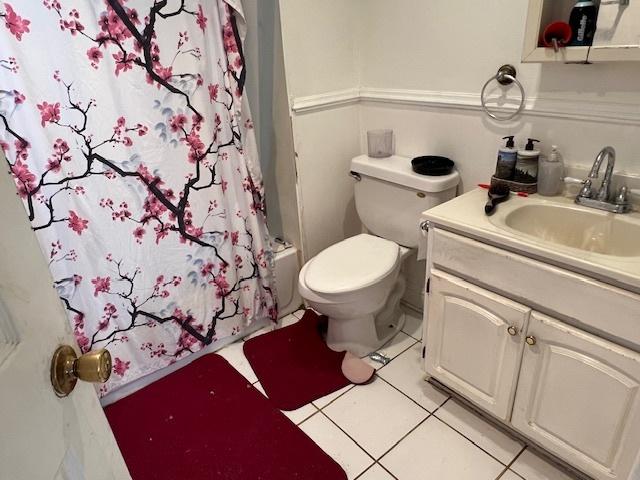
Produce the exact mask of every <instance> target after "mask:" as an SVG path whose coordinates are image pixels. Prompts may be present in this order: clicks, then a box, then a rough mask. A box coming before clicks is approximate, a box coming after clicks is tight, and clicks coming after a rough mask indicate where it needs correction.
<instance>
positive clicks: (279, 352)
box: [243, 310, 350, 410]
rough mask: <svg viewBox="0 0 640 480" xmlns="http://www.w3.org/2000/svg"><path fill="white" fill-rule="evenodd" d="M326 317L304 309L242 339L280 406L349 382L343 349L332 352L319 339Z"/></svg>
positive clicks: (304, 401) (298, 402) (301, 401)
mask: <svg viewBox="0 0 640 480" xmlns="http://www.w3.org/2000/svg"><path fill="white" fill-rule="evenodd" d="M326 321H327V319H326V317H320V316H319V315H317V314H316V313H315V312H313V311H312V310H307V311H306V312H305V314H304V316H303V317H302V319H301V320H300V321H299V322H297V323H295V324H293V325H290V326H288V327H284V328H280V329H278V330H275V331H273V332H269V333H265V334H264V335H260V336H258V337H254V338H252V339H250V340H247V341H246V342H245V343H244V347H243V348H244V354H245V356H246V357H247V359H248V360H249V363H250V364H251V367H252V368H253V371H254V372H255V373H256V375H257V376H258V379H260V384H261V385H262V388H264V391H265V392H266V393H267V396H268V397H269V400H271V402H272V403H273V404H274V405H275V406H277V407H278V408H279V409H281V410H295V409H296V408H300V407H302V406H304V405H306V404H307V403H309V402H311V401H313V400H316V399H318V398H320V397H324V396H325V395H328V394H330V393H333V392H335V391H336V390H339V389H341V388H342V387H344V386H346V385H349V383H350V382H349V380H347V378H345V376H344V375H343V374H342V368H341V366H342V359H343V358H344V356H345V352H334V351H333V350H331V349H330V348H329V347H327V344H326V343H325V341H324V340H323V339H322V336H321V334H320V330H321V329H322V328H326Z"/></svg>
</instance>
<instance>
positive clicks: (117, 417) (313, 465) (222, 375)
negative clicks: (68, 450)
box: [105, 354, 347, 480]
mask: <svg viewBox="0 0 640 480" xmlns="http://www.w3.org/2000/svg"><path fill="white" fill-rule="evenodd" d="M105 413H106V415H107V418H108V420H109V423H110V424H111V428H112V429H113V433H114V435H115V437H116V440H117V442H118V445H119V446H120V450H121V451H122V455H123V456H124V459H125V461H126V462H127V466H128V467H129V471H130V472H131V476H132V477H133V479H134V480H151V479H153V480H165V479H166V480H205V479H206V480H213V479H226V480H227V479H228V480H245V479H246V480H258V479H260V480H288V479H294V478H298V479H308V480H326V479H335V480H346V478H347V475H346V474H345V473H344V471H343V470H342V468H341V467H340V466H339V465H338V464H337V463H336V462H335V461H334V460H333V459H332V458H331V457H329V456H328V455H327V454H326V453H324V452H323V451H322V450H321V449H320V448H319V447H318V446H317V445H316V444H315V443H314V442H313V441H312V440H311V439H310V438H309V437H307V436H306V435H305V434H304V433H303V432H302V430H300V429H299V428H298V427H297V426H296V425H294V424H293V423H292V422H291V421H290V420H289V419H288V418H287V417H285V416H284V415H283V414H282V412H280V411H278V410H276V409H275V408H274V407H273V406H272V405H271V404H270V403H269V400H267V399H266V398H265V397H264V396H263V395H262V394H261V393H260V392H259V391H258V390H256V389H255V388H254V387H252V386H251V385H250V384H249V383H248V382H247V381H246V379H245V378H244V377H243V376H242V375H240V374H239V373H238V372H237V371H236V370H235V369H234V368H233V367H232V366H231V365H229V363H228V362H227V361H226V360H225V359H224V358H222V357H220V356H219V355H213V354H212V355H205V356H203V357H202V358H199V359H198V360H196V361H194V362H193V363H191V364H189V365H187V366H186V367H184V368H182V369H180V370H178V371H176V372H174V373H172V374H170V375H168V376H166V377H164V378H162V379H160V380H158V381H157V382H154V383H152V384H151V385H149V386H148V387H146V388H144V389H142V390H139V391H138V392H136V393H134V394H132V395H130V396H129V397H126V398H123V399H122V400H119V401H118V402H116V403H114V404H112V405H109V406H108V407H106V408H105Z"/></svg>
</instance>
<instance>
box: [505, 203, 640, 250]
mask: <svg viewBox="0 0 640 480" xmlns="http://www.w3.org/2000/svg"><path fill="white" fill-rule="evenodd" d="M502 221H503V222H504V224H505V226H507V227H508V228H510V229H513V230H516V231H518V232H520V233H523V234H525V235H530V236H532V237H536V238H537V239H539V240H543V241H545V242H550V243H554V244H558V245H564V246H566V247H571V248H576V249H579V250H583V251H586V252H593V253H599V254H602V255H613V256H617V257H638V256H640V223H638V222H635V221H632V220H627V219H625V217H624V215H615V214H610V213H606V212H599V211H597V210H593V211H590V210H586V209H584V208H581V207H574V206H568V205H552V204H542V203H536V204H530V205H522V206H519V207H517V208H515V209H513V210H511V211H510V212H509V213H508V214H507V215H506V216H505V217H504V219H503V220H502Z"/></svg>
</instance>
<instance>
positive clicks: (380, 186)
mask: <svg viewBox="0 0 640 480" xmlns="http://www.w3.org/2000/svg"><path fill="white" fill-rule="evenodd" d="M351 175H352V176H353V177H355V178H356V180H357V181H356V183H355V200H356V210H357V211H358V215H359V216H360V220H362V223H363V224H364V225H365V227H366V228H367V230H368V231H369V232H371V234H368V233H363V234H360V235H356V236H355V237H351V238H347V239H346V240H343V241H341V242H339V243H336V244H335V245H332V246H330V247H329V248H327V249H325V250H323V251H322V252H320V253H319V254H318V255H316V256H315V257H313V258H312V259H311V260H309V261H308V262H307V263H306V264H305V265H304V267H302V270H301V271H300V275H299V277H298V288H299V290H300V295H302V297H303V298H304V299H305V300H306V301H307V303H308V304H309V306H310V307H311V308H313V309H314V310H316V311H318V312H320V313H322V314H324V315H327V316H328V317H329V329H328V332H327V344H328V345H329V347H330V348H331V349H333V350H336V351H343V350H348V351H350V352H351V353H353V354H355V355H359V356H361V357H362V356H365V355H367V354H369V353H371V352H373V351H375V350H377V349H378V348H380V347H381V346H382V345H383V344H384V343H386V342H387V341H388V340H389V339H391V337H393V336H394V335H395V334H396V333H397V332H398V331H399V330H400V329H401V328H402V326H403V323H404V315H403V314H402V312H401V310H400V300H401V298H402V295H403V294H404V290H405V280H404V277H403V275H401V273H400V269H401V266H402V262H403V260H404V259H405V258H406V257H407V256H408V255H409V253H410V252H411V249H415V248H417V247H418V243H419V239H420V238H421V235H420V214H421V213H422V212H423V211H425V210H427V209H429V208H431V207H434V206H435V205H438V204H440V203H442V202H446V201H447V200H450V199H452V198H453V197H455V194H456V187H457V185H458V182H459V174H458V172H457V171H454V172H453V173H451V174H449V175H443V176H437V177H433V176H424V175H418V174H417V173H414V172H413V170H412V169H411V160H410V159H409V158H405V157H399V156H392V157H389V158H382V159H379V158H370V157H368V156H366V155H362V156H359V157H356V158H354V159H353V160H352V161H351Z"/></svg>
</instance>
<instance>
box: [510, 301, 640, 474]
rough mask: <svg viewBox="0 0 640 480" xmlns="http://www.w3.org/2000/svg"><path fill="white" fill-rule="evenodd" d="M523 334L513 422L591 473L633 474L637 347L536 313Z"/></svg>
mask: <svg viewBox="0 0 640 480" xmlns="http://www.w3.org/2000/svg"><path fill="white" fill-rule="evenodd" d="M527 335H529V336H530V337H531V342H532V343H534V344H533V345H526V346H525V349H524V354H523V358H522V368H521V370H520V378H519V381H518V389H517V393H516V399H515V404H514V407H513V416H512V419H511V423H512V425H513V426H514V427H515V428H516V429H517V430H519V431H520V432H522V433H523V434H525V435H526V436H528V437H530V438H531V439H533V440H535V441H536V442H537V443H539V444H540V445H541V446H543V447H545V448H546V449H548V450H549V451H551V452H554V453H555V454H556V455H559V456H560V457H562V458H564V459H565V460H567V461H568V462H569V463H571V464H573V465H574V466H576V467H577V468H579V469H580V470H583V471H584V472H586V473H589V474H590V475H592V476H593V477H594V478H597V479H620V480H626V479H627V478H630V477H629V473H630V471H631V468H632V466H633V462H634V460H635V457H636V455H637V452H638V451H639V449H640V354H638V353H636V352H633V351H631V350H628V349H625V348H622V347H620V346H618V345H615V344H613V343H611V342H608V341H606V340H602V339H601V338H598V337H596V336H594V335H590V334H588V333H585V332H583V331H581V330H579V329H577V328H573V327H570V326H568V325H566V324H564V323H562V322H560V321H557V320H555V319H553V318H550V317H548V316H546V315H542V314H540V313H538V312H533V313H532V314H531V318H530V320H529V328H528V331H527ZM528 338H529V337H528Z"/></svg>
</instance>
